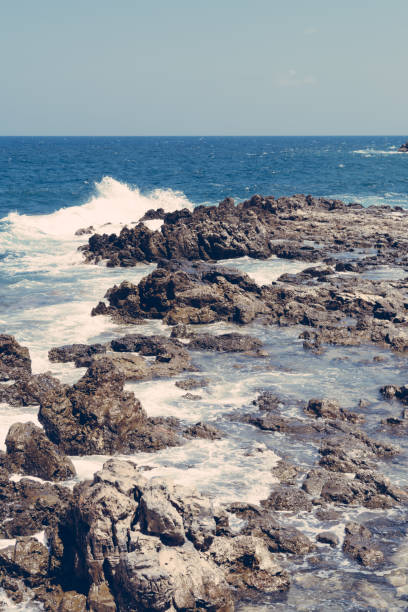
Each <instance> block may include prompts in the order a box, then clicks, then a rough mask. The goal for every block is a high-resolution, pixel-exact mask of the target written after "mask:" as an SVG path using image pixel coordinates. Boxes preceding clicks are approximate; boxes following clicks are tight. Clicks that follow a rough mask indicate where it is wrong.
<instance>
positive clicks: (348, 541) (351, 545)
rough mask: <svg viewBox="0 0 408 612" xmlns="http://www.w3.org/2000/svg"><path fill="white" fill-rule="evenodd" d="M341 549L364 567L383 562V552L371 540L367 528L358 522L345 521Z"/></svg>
mask: <svg viewBox="0 0 408 612" xmlns="http://www.w3.org/2000/svg"><path fill="white" fill-rule="evenodd" d="M345 533H346V536H345V538H344V542H343V551H344V552H345V554H346V555H348V556H349V557H351V558H352V559H355V560H356V561H357V562H358V563H360V564H361V565H364V566H365V567H369V568H373V567H377V566H378V565H381V563H383V562H384V554H383V552H382V551H381V550H379V549H378V548H377V547H376V545H375V543H374V542H373V540H372V535H371V532H370V530H369V529H367V528H366V527H364V526H363V525H360V524H358V523H347V525H346V527H345Z"/></svg>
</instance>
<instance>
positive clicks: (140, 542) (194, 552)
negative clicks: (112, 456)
mask: <svg viewBox="0 0 408 612" xmlns="http://www.w3.org/2000/svg"><path fill="white" fill-rule="evenodd" d="M75 495H76V510H75V525H74V534H75V535H74V537H75V538H76V548H77V551H78V557H77V559H78V560H77V564H76V571H77V575H78V576H81V577H82V578H83V580H84V581H85V582H86V581H87V582H88V584H89V585H90V588H89V594H88V603H89V602H90V601H91V600H93V598H95V597H99V594H100V593H101V592H103V593H104V598H105V601H109V602H110V604H109V605H110V606H112V608H113V606H114V605H115V604H116V605H118V607H119V609H123V610H131V609H137V610H141V611H146V612H147V610H157V611H160V610H167V609H169V608H172V609H175V610H187V609H188V610H190V609H191V610H193V609H196V608H202V607H204V608H206V609H211V610H220V611H221V610H232V609H233V603H232V597H233V591H232V589H231V586H234V587H235V588H238V589H246V588H251V589H254V588H255V589H259V590H266V591H277V590H282V589H286V588H288V577H287V575H286V573H285V572H283V570H282V569H281V568H280V567H279V566H278V565H277V563H276V562H275V560H274V559H273V557H272V555H271V553H270V552H269V551H268V550H267V548H266V547H265V545H264V544H263V542H262V540H257V539H256V538H251V537H237V538H228V537H225V536H217V535H216V524H217V516H216V513H215V511H214V509H213V507H212V504H211V503H210V502H209V501H208V500H207V499H205V498H203V497H202V496H200V495H199V494H198V493H197V492H195V491H194V490H192V489H188V488H185V487H181V486H176V485H172V484H171V483H167V482H165V481H162V480H159V479H155V480H152V481H147V480H146V479H145V478H144V477H143V476H142V475H141V474H140V472H139V471H138V470H137V468H136V467H135V466H134V465H133V464H131V463H126V462H120V461H116V460H110V461H109V462H108V463H106V464H105V465H104V468H103V470H102V471H101V472H98V473H97V474H96V475H95V477H94V480H93V482H91V483H89V482H88V483H83V484H81V485H79V486H78V487H77V488H76V492H75ZM109 609H110V608H109Z"/></svg>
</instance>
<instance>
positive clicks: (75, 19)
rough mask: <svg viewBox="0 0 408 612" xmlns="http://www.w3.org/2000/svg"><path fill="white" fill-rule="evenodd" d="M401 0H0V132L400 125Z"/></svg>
mask: <svg viewBox="0 0 408 612" xmlns="http://www.w3.org/2000/svg"><path fill="white" fill-rule="evenodd" d="M407 24H408V0H388V1H387V2H386V1H385V0H353V1H351V0H342V1H341V2H340V1H337V0H115V1H114V0H81V1H79V0H70V1H69V2H68V1H64V0H37V1H34V0H2V2H1V23H0V57H1V63H0V70H1V91H0V134H1V135H186V134H187V135H198V134H200V135H204V134H205V135H207V134H214V135H215V134H220V135H224V134H228V135H229V134H231V135H246V134H248V135H285V134H287V135H308V134H316V135H318V134H401V135H403V134H408V121H407V110H406V109H407V106H408V104H407V100H408V78H407V73H408V70H407V64H408V62H407V60H408V45H407Z"/></svg>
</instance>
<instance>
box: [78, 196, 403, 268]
mask: <svg viewBox="0 0 408 612" xmlns="http://www.w3.org/2000/svg"><path fill="white" fill-rule="evenodd" d="M398 213H399V214H398V215H397V214H394V215H393V212H392V210H391V209H390V208H389V207H383V208H381V207H371V208H369V209H364V208H363V207H362V206H361V205H359V204H345V203H344V202H341V201H339V200H330V199H326V198H313V197H311V196H305V195H302V194H300V195H295V196H292V197H282V198H278V199H277V200H275V199H274V198H273V197H262V196H259V195H256V196H253V197H252V198H251V199H250V200H247V201H245V202H242V203H240V204H237V205H235V204H234V201H233V200H231V199H230V198H227V199H226V200H224V201H223V202H221V203H220V204H219V205H218V206H198V207H196V208H195V209H194V211H193V212H189V211H188V210H183V211H179V212H174V213H169V214H167V215H165V216H164V219H163V225H162V227H161V230H160V231H156V232H152V231H150V230H148V228H147V227H146V226H144V225H143V224H142V223H140V224H139V225H137V226H136V227H135V228H133V229H129V228H124V229H123V230H122V231H121V233H120V235H119V236H116V235H115V234H111V235H110V236H108V235H107V234H104V235H98V234H95V235H94V236H92V237H91V238H90V239H89V242H88V244H87V245H85V246H84V247H82V250H83V252H84V255H85V258H86V260H87V261H93V262H98V261H101V260H107V264H108V265H109V266H122V267H126V266H133V265H135V264H136V263H137V262H140V261H156V262H157V261H159V260H160V259H161V258H166V259H182V258H185V259H189V260H209V259H210V260H219V259H231V258H234V257H242V256H250V257H254V258H260V259H266V258H267V257H270V256H271V255H277V256H279V257H286V258H296V259H304V260H305V261H316V260H317V259H320V255H321V254H320V253H319V252H318V251H319V250H320V251H321V249H322V247H323V248H324V249H326V252H328V251H329V249H330V250H332V251H333V250H334V251H335V252H336V251H339V250H351V249H356V248H366V247H367V245H368V244H369V243H370V242H371V243H375V244H378V245H379V246H381V247H382V248H384V249H390V247H391V249H392V246H393V243H394V242H395V241H400V240H401V239H402V240H401V242H400V244H399V246H403V247H404V248H406V239H405V237H404V236H403V234H402V232H401V228H400V227H398V217H399V216H401V214H403V213H401V212H400V211H398ZM380 219H381V220H380ZM333 226H335V227H336V233H335V234H334V233H333V232H332V231H331V230H332V228H333ZM391 236H392V238H391ZM305 239H307V240H309V241H311V242H316V243H317V244H319V247H320V248H319V249H316V248H313V246H311V245H310V244H307V245H305V244H304V242H303V241H304V240H305ZM391 249H390V250H391ZM324 252H325V251H323V253H324ZM319 276H322V275H319ZM323 276H324V274H323Z"/></svg>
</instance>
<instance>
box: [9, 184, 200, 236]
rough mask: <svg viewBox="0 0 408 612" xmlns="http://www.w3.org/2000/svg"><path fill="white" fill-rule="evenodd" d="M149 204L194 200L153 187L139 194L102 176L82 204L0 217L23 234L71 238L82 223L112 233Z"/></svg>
mask: <svg viewBox="0 0 408 612" xmlns="http://www.w3.org/2000/svg"><path fill="white" fill-rule="evenodd" d="M152 208H154V209H155V208H163V209H164V210H165V212H171V211H173V210H181V209H182V208H188V209H189V210H192V208H193V204H192V203H191V202H189V200H188V199H187V198H186V196H185V195H184V194H183V193H182V192H181V191H173V190H172V189H155V190H153V191H151V192H150V193H148V194H142V193H141V191H140V190H139V189H138V188H137V187H135V186H134V187H132V186H130V185H127V184H126V183H121V182H120V181H117V180H115V179H114V178H112V177H110V176H105V177H104V178H103V179H102V180H101V181H100V182H99V183H98V182H97V183H95V195H94V196H92V197H91V199H90V200H89V202H86V203H85V204H83V205H82V206H68V207H67V208H61V209H59V210H57V211H55V212H54V213H51V214H49V215H20V214H19V213H16V212H12V213H9V215H8V216H7V217H6V218H4V219H2V221H8V222H9V223H10V224H11V225H12V226H13V228H14V229H15V232H16V233H18V234H19V235H21V236H23V237H25V238H27V237H28V236H30V235H32V234H33V233H37V234H39V235H41V234H45V235H48V236H54V237H57V238H58V239H63V240H64V239H68V240H70V239H71V238H72V235H73V234H74V233H75V231H76V230H77V229H79V228H82V227H89V226H93V227H94V228H95V229H105V231H107V232H109V233H112V231H114V230H113V229H112V228H113V227H115V226H119V227H121V226H123V225H125V224H127V223H134V222H137V221H138V220H139V219H140V218H141V217H143V215H144V214H145V213H146V212H147V211H148V210H150V209H152ZM82 240H83V237H82Z"/></svg>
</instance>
